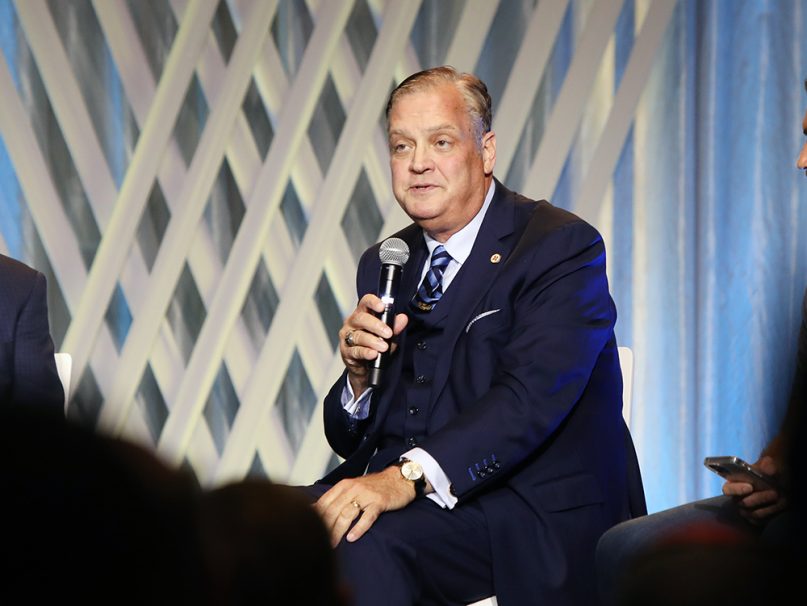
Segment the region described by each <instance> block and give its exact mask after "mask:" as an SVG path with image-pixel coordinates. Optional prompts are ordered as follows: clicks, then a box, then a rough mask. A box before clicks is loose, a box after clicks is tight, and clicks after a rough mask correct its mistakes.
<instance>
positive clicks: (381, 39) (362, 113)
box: [216, 2, 420, 477]
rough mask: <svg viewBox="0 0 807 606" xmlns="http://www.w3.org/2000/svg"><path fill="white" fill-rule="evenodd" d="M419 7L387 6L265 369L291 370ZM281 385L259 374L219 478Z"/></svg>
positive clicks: (250, 439) (237, 465)
mask: <svg viewBox="0 0 807 606" xmlns="http://www.w3.org/2000/svg"><path fill="white" fill-rule="evenodd" d="M419 4H420V3H419V2H401V3H398V2H390V3H389V4H387V7H386V10H385V13H384V19H383V22H382V26H381V31H380V32H379V35H378V39H377V42H376V45H375V47H374V48H373V53H372V55H371V57H370V61H369V64H368V66H367V69H366V71H365V74H364V78H363V79H362V82H361V85H360V86H359V88H358V90H357V92H356V96H355V103H354V104H353V106H352V107H351V108H350V113H349V115H348V117H347V121H346V123H345V126H344V128H343V131H342V135H341V137H340V139H339V144H338V145H337V149H336V151H335V152H334V157H333V160H332V162H331V166H330V168H329V170H328V175H327V176H326V178H325V182H324V183H323V186H322V187H321V188H320V192H319V195H318V196H317V202H316V204H315V208H316V209H317V212H316V213H315V214H314V215H313V218H312V221H311V223H310V224H309V226H308V230H307V231H306V235H305V239H304V241H303V245H302V247H301V253H300V254H299V255H298V256H297V258H296V259H295V264H294V269H293V271H292V273H291V274H290V280H289V284H287V285H286V286H285V288H284V296H283V299H282V300H281V303H280V306H279V307H278V310H277V313H276V314H275V318H274V321H273V322H272V327H271V328H270V330H269V335H268V337H267V339H266V342H265V343H264V346H263V348H262V350H261V355H260V357H259V359H258V367H260V368H284V369H285V368H286V367H287V366H288V363H289V360H290V359H291V354H292V350H293V346H294V343H293V342H289V340H288V339H287V338H286V335H288V334H292V335H294V334H297V332H298V327H299V326H301V325H302V322H303V321H304V317H303V316H302V315H301V314H299V313H297V308H296V306H297V305H298V302H300V301H307V300H309V299H310V298H311V296H312V294H313V292H314V289H315V288H316V284H317V280H318V279H319V272H318V271H317V268H318V267H319V264H320V261H319V256H320V255H319V253H318V251H322V250H328V249H329V248H330V245H331V243H332V242H333V239H334V233H335V230H334V227H333V226H334V225H335V224H338V221H339V218H340V217H341V216H342V213H343V212H344V208H345V206H346V204H347V199H348V198H349V196H350V193H351V190H352V187H353V185H354V184H355V181H356V177H357V176H358V171H359V170H360V165H359V164H358V163H356V162H355V160H354V159H355V157H356V155H357V153H358V152H359V151H360V150H361V149H362V148H363V146H364V145H366V142H367V141H368V140H369V138H370V137H371V136H372V133H373V130H374V129H375V128H376V124H377V122H376V121H375V120H367V118H366V117H367V116H378V115H380V112H381V110H382V108H383V103H384V99H385V96H386V91H387V88H388V86H389V81H388V76H387V74H389V73H390V71H391V67H392V65H393V64H394V62H395V61H396V58H397V56H398V55H399V54H400V52H401V50H402V49H403V48H404V45H405V43H406V40H407V36H408V34H409V31H410V28H411V26H412V23H413V21H414V19H415V15H416V14H417V10H418V7H419ZM239 235H240V234H239ZM228 269H229V267H228ZM281 380H282V377H281V376H280V373H255V374H253V376H252V378H251V380H250V383H249V386H248V390H247V393H246V396H245V398H244V400H243V401H242V403H241V408H240V410H239V413H238V416H237V418H236V421H235V423H234V424H233V433H232V437H231V439H230V440H229V442H228V443H227V448H226V449H225V451H224V453H223V455H222V459H221V463H220V465H219V469H218V470H217V474H216V475H217V477H228V476H230V475H232V474H233V473H238V471H239V470H243V469H244V463H243V461H244V459H245V457H246V456H248V453H249V452H251V450H252V449H253V448H254V446H253V445H254V444H255V441H256V436H255V434H256V431H257V428H258V427H259V426H260V423H259V422H258V421H259V420H260V418H261V416H262V414H263V412H264V411H265V409H264V408H263V404H264V402H265V401H266V398H267V394H268V395H269V396H270V401H272V400H271V396H272V395H274V394H276V393H277V390H278V388H279V386H280V383H281Z"/></svg>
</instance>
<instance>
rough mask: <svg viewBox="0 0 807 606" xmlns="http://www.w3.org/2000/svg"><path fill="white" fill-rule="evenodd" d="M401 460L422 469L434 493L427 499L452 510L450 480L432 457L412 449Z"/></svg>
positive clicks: (452, 496) (453, 503)
mask: <svg viewBox="0 0 807 606" xmlns="http://www.w3.org/2000/svg"><path fill="white" fill-rule="evenodd" d="M362 395H364V394H362ZM401 458H403V459H409V460H410V461H414V462H415V463H418V464H419V465H420V466H421V467H422V468H423V475H425V476H426V478H427V479H428V480H429V483H430V484H431V485H432V488H434V492H432V493H430V494H427V495H426V497H427V498H429V499H431V500H432V501H434V502H435V503H437V504H438V505H439V506H440V507H442V508H443V509H454V506H455V505H456V504H457V497H455V496H454V495H453V494H451V480H449V479H448V476H447V475H446V474H445V472H444V471H443V468H442V467H440V465H439V464H438V463H437V461H435V460H434V457H432V456H431V455H430V454H429V453H428V452H426V451H425V450H423V449H422V448H413V449H412V450H409V451H407V452H405V453H403V454H402V455H401Z"/></svg>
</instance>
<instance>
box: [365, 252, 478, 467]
mask: <svg viewBox="0 0 807 606" xmlns="http://www.w3.org/2000/svg"><path fill="white" fill-rule="evenodd" d="M462 269H463V268H460V271H459V272H458V273H457V275H456V276H455V277H454V279H453V280H452V282H451V286H456V285H457V284H458V282H459V280H460V279H462V274H463V271H462ZM458 290H459V288H450V287H449V288H448V289H447V290H446V292H445V293H444V294H443V296H442V298H441V299H440V301H438V303H437V304H436V305H435V306H434V308H433V309H432V310H431V311H429V312H423V311H416V310H414V309H413V308H412V307H408V308H407V315H408V316H409V323H408V324H407V327H406V329H405V330H404V332H403V333H402V334H401V338H400V339H399V343H400V346H401V351H400V352H399V355H401V356H402V360H401V376H400V378H399V380H398V383H397V384H396V385H395V386H394V387H393V389H395V396H394V398H393V400H392V402H391V405H390V408H389V410H388V412H387V415H386V418H385V419H384V420H383V422H382V424H381V425H380V426H379V431H380V433H381V435H380V437H379V441H378V444H377V448H378V450H377V452H376V453H375V454H374V455H373V457H372V459H371V460H370V464H369V466H368V468H367V472H368V473H373V472H377V471H381V470H382V469H384V468H386V467H388V466H389V465H391V464H392V463H394V462H395V461H397V460H398V458H399V457H400V456H401V455H402V454H403V453H404V452H406V451H407V450H410V449H412V448H414V447H415V446H417V445H418V444H420V443H421V442H422V441H423V440H424V438H426V437H427V436H428V435H429V418H430V416H431V403H432V387H433V376H434V370H435V368H436V367H437V359H438V357H439V356H440V355H441V352H445V351H446V350H447V344H446V343H445V342H444V339H443V336H444V334H445V325H446V324H447V323H448V315H449V312H450V310H451V309H452V307H453V306H455V305H458V304H460V302H459V301H455V300H454V299H456V297H455V296H454V295H455V293H456V292H457V291H458Z"/></svg>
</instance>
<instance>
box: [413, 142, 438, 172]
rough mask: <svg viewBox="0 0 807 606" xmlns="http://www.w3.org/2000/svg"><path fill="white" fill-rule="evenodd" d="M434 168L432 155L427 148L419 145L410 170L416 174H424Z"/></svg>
mask: <svg viewBox="0 0 807 606" xmlns="http://www.w3.org/2000/svg"><path fill="white" fill-rule="evenodd" d="M431 166H432V159H431V154H429V150H428V148H427V147H424V146H422V145H418V146H417V147H415V151H414V152H413V153H412V162H411V164H410V165H409V169H410V170H411V171H412V172H414V173H423V172H426V171H427V170H429V169H430V168H431Z"/></svg>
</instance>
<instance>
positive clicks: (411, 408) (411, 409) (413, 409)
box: [409, 406, 420, 415]
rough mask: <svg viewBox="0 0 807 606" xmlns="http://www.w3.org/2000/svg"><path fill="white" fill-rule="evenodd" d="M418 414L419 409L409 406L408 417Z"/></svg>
mask: <svg viewBox="0 0 807 606" xmlns="http://www.w3.org/2000/svg"><path fill="white" fill-rule="evenodd" d="M418 412H420V409H419V408H418V407H417V406H410V407H409V414H410V415H416V414H417V413H418Z"/></svg>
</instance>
